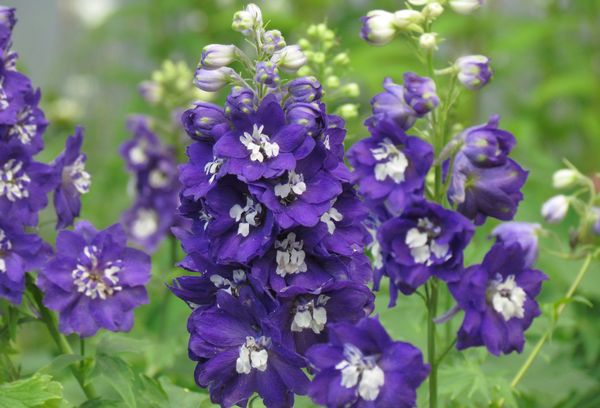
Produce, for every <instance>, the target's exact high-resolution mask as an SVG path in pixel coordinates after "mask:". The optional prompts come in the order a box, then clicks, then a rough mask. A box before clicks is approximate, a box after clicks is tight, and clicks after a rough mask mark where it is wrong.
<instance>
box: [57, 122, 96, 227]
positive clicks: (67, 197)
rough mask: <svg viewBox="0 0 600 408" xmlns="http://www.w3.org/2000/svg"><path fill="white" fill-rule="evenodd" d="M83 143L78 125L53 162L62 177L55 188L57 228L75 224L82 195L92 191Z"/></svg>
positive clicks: (81, 130) (81, 131)
mask: <svg viewBox="0 0 600 408" xmlns="http://www.w3.org/2000/svg"><path fill="white" fill-rule="evenodd" d="M82 144H83V129H82V128H80V127H78V128H77V129H75V135H73V136H71V137H69V138H68V139H67V142H66V145H65V150H64V151H63V152H62V153H61V154H60V155H59V156H58V157H57V158H56V160H54V163H53V166H54V171H55V172H56V173H57V175H58V176H59V177H60V184H59V185H58V186H57V187H56V189H55V190H54V209H55V211H56V216H57V217H58V221H57V223H56V229H63V228H66V227H68V226H70V225H72V224H73V220H74V219H75V218H77V217H79V212H80V210H81V195H82V194H85V193H87V192H89V191H90V183H91V177H90V175H89V173H88V172H86V171H85V161H86V155H85V154H83V153H81V145H82Z"/></svg>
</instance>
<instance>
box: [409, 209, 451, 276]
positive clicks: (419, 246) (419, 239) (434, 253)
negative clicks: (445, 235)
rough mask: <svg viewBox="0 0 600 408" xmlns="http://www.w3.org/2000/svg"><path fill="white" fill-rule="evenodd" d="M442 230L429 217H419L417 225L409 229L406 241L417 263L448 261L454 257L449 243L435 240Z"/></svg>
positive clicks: (429, 263)
mask: <svg viewBox="0 0 600 408" xmlns="http://www.w3.org/2000/svg"><path fill="white" fill-rule="evenodd" d="M440 232H441V230H440V227H437V226H435V225H434V224H433V223H432V222H431V221H430V220H429V219H428V218H421V219H419V221H418V223H417V227H416V228H411V229H409V230H408V232H407V233H406V237H405V239H404V242H405V243H406V245H407V246H408V247H409V248H410V254H411V255H412V257H413V259H414V261H415V263H418V264H425V265H427V266H429V265H431V264H433V262H434V261H436V260H443V261H447V260H448V259H450V258H451V257H452V254H451V253H450V247H449V246H448V244H440V243H438V242H436V241H435V238H437V237H438V236H439V234H440Z"/></svg>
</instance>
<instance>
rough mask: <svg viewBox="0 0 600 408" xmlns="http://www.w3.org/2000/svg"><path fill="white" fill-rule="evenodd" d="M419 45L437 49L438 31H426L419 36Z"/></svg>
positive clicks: (428, 48)
mask: <svg viewBox="0 0 600 408" xmlns="http://www.w3.org/2000/svg"><path fill="white" fill-rule="evenodd" d="M419 46H420V47H421V48H423V49H424V50H437V49H438V46H437V33H425V34H421V36H420V37H419Z"/></svg>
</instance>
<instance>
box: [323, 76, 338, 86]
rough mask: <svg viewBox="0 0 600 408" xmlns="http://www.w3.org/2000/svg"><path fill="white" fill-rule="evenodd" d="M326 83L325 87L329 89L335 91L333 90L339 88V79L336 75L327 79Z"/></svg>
mask: <svg viewBox="0 0 600 408" xmlns="http://www.w3.org/2000/svg"><path fill="white" fill-rule="evenodd" d="M326 81H327V86H328V87H329V88H332V89H335V88H339V86H340V77H338V76H336V75H332V76H329V77H327V79H326Z"/></svg>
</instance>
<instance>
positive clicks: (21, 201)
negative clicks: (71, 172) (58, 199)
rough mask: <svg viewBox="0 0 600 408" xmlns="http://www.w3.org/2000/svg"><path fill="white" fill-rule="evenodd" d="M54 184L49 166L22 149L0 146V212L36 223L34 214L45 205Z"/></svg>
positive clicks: (53, 174)
mask: <svg viewBox="0 0 600 408" xmlns="http://www.w3.org/2000/svg"><path fill="white" fill-rule="evenodd" d="M56 185H57V176H56V173H55V172H54V170H53V169H52V167H51V166H48V165H46V164H42V163H38V162H35V161H33V160H32V158H31V155H30V154H29V153H28V152H27V151H26V150H25V148H23V147H21V146H18V145H10V146H3V147H2V148H1V149H0V213H1V214H2V215H3V216H4V217H6V218H5V219H11V220H13V222H18V221H20V222H22V223H24V224H27V225H35V224H37V213H38V212H39V211H40V210H41V209H43V208H44V207H46V205H47V204H48V197H47V194H48V192H49V191H51V190H53V189H54V188H55V187H56ZM17 220H18V221H17Z"/></svg>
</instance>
